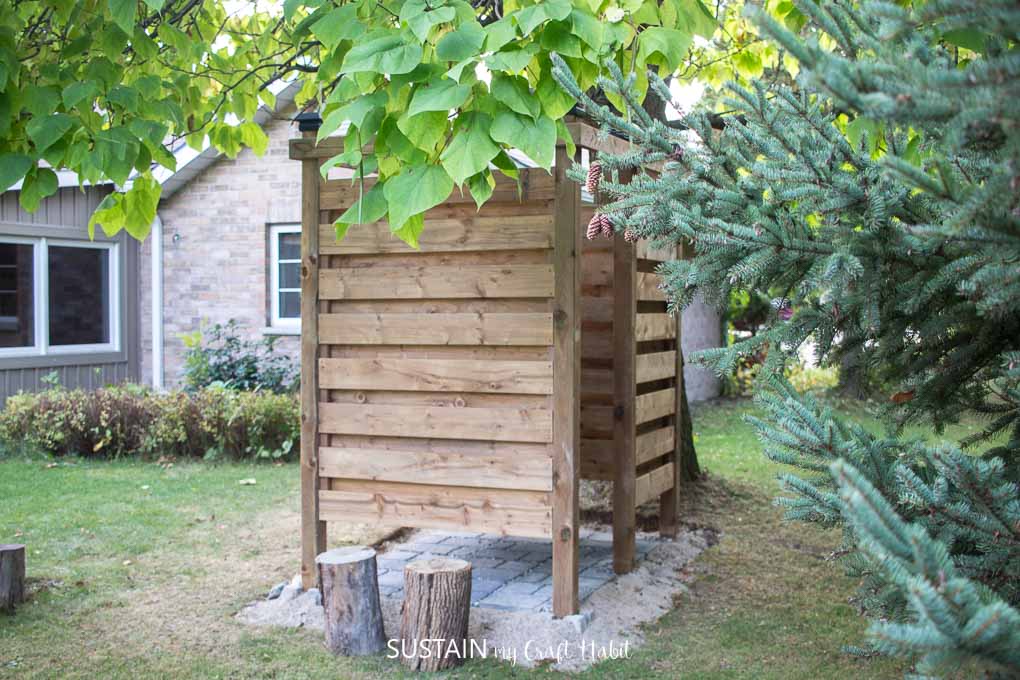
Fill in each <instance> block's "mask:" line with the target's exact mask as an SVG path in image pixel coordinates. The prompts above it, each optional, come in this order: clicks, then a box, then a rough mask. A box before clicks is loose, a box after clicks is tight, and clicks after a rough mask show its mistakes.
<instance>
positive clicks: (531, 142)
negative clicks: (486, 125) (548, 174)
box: [490, 112, 556, 169]
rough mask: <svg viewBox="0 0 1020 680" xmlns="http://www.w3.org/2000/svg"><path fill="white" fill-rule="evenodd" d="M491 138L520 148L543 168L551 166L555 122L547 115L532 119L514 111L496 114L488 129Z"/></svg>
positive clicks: (554, 146)
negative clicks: (490, 127)
mask: <svg viewBox="0 0 1020 680" xmlns="http://www.w3.org/2000/svg"><path fill="white" fill-rule="evenodd" d="M490 134H491V135H492V138H493V139H494V140H496V141H497V142H502V143H503V144H506V145H507V146H511V147H513V148H516V149H520V150H521V151H523V152H524V153H526V154H527V155H528V157H529V158H531V160H533V161H535V163H537V164H538V165H540V166H541V167H543V168H546V169H548V168H550V167H552V162H553V158H554V157H555V153H556V123H554V122H553V120H552V119H551V118H549V117H547V116H541V117H539V119H538V120H532V119H530V118H528V117H526V116H521V115H519V114H516V113H510V112H505V113H501V114H499V115H498V116H496V120H495V121H493V123H492V129H491V130H490Z"/></svg>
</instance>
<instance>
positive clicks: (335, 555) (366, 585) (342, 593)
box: [315, 546, 386, 656]
mask: <svg viewBox="0 0 1020 680" xmlns="http://www.w3.org/2000/svg"><path fill="white" fill-rule="evenodd" d="M315 563H316V565H318V567H319V583H320V584H321V587H322V606H323V608H324V609H325V610H326V611H325V615H326V646H327V647H329V650H330V651H331V652H333V653H334V654H342V655H344V656H368V655H371V654H378V653H379V652H381V651H382V650H383V648H384V647H385V646H386V633H385V632H384V631H383V617H382V608H381V606H380V604H379V581H378V578H377V575H376V567H375V551H374V550H372V549H371V548H365V547H361V546H352V547H347V548H337V549H335V550H330V551H328V552H324V553H322V554H321V555H319V556H318V557H317V558H315Z"/></svg>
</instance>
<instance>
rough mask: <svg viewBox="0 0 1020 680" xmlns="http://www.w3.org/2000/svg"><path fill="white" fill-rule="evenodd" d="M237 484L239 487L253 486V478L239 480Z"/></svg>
mask: <svg viewBox="0 0 1020 680" xmlns="http://www.w3.org/2000/svg"><path fill="white" fill-rule="evenodd" d="M237 483H238V484H240V485H241V486H254V485H255V484H256V482H255V478H254V477H249V478H248V479H242V480H239V481H238V482H237Z"/></svg>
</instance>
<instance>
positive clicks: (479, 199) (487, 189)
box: [467, 168, 496, 210]
mask: <svg viewBox="0 0 1020 680" xmlns="http://www.w3.org/2000/svg"><path fill="white" fill-rule="evenodd" d="M467 185H468V190H469V191H470V192H471V198H473V199H475V205H477V206H478V209H479V210H481V209H482V206H483V205H485V202H486V201H488V200H489V199H490V198H492V191H493V189H495V188H496V178H495V177H493V176H492V172H491V171H490V170H489V169H488V168H486V169H485V170H482V171H481V172H480V173H478V174H477V175H472V176H471V177H468V180H467Z"/></svg>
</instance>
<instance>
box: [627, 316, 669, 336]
mask: <svg viewBox="0 0 1020 680" xmlns="http://www.w3.org/2000/svg"><path fill="white" fill-rule="evenodd" d="M675 337H676V318H675V317H673V316H671V315H669V314H638V315H637V319H636V320H635V321H634V339H635V340H636V341H637V342H644V341H645V340H670V339H672V338H675Z"/></svg>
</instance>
